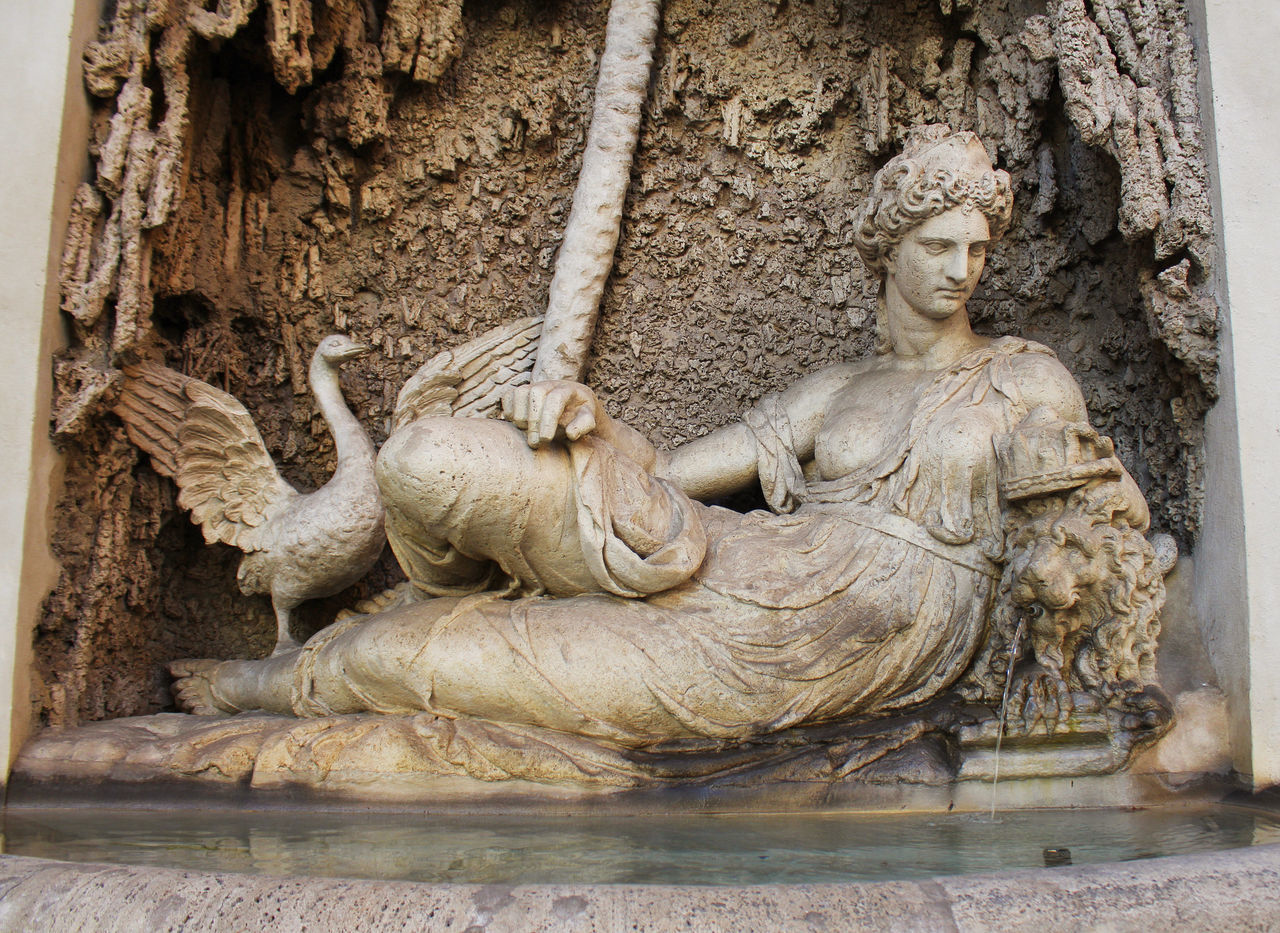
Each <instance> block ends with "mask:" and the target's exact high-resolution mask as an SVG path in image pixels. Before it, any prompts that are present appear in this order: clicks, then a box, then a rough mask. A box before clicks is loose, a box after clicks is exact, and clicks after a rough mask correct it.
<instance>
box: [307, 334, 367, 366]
mask: <svg viewBox="0 0 1280 933" xmlns="http://www.w3.org/2000/svg"><path fill="white" fill-rule="evenodd" d="M368 352H369V348H368V347H367V346H365V345H364V344H363V343H356V342H355V341H354V340H352V339H351V338H350V337H344V336H343V335H342V334H330V335H329V336H328V337H325V338H324V340H321V341H320V346H318V347H316V355H315V359H314V362H316V363H319V362H321V361H323V362H325V363H328V364H329V365H330V366H332V367H334V368H337V367H338V366H341V365H342V364H343V363H345V362H347V360H354V359H355V358H356V357H357V356H364V355H365V354H366V353H368Z"/></svg>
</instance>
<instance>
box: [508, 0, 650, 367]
mask: <svg viewBox="0 0 1280 933" xmlns="http://www.w3.org/2000/svg"><path fill="white" fill-rule="evenodd" d="M661 5H662V4H661V0H613V4H612V5H611V6H610V8H609V24H608V27H607V28H606V30H605V45H604V55H603V57H602V58H601V60H600V77H599V80H598V81H597V82H596V101H595V109H594V112H593V113H592V116H591V129H590V131H589V132H588V134H587V147H586V150H585V151H584V152H583V154H582V171H581V172H580V173H579V175H578V186H577V189H576V190H575V191H574V194H573V209H572V210H571V211H570V213H569V222H568V224H567V225H566V226H565V232H564V242H563V243H561V245H560V256H559V258H558V259H557V260H556V271H555V275H554V276H552V279H551V294H550V296H549V298H548V302H547V314H546V321H545V323H544V324H543V327H542V338H541V343H540V348H539V351H538V360H537V363H536V364H535V365H534V368H533V378H534V379H535V380H537V379H580V378H582V374H583V372H584V371H585V370H586V366H587V353H588V351H589V350H590V346H591V335H592V332H593V330H594V329H595V323H596V316H597V314H598V313H599V310H600V296H601V294H603V292H604V283H605V279H607V278H608V276H609V270H610V269H611V268H612V267H613V252H614V249H615V248H616V247H617V245H618V226H619V224H620V223H621V220H622V204H623V201H624V200H625V199H626V194H627V182H628V181H629V180H630V177H631V161H632V157H633V156H634V154H635V148H636V138H637V137H638V136H639V134H640V110H641V108H642V106H643V104H644V99H645V94H646V92H647V90H648V87H649V67H650V65H651V64H652V62H653V45H654V40H655V38H656V36H657V31H658V16H659V11H660V8H661Z"/></svg>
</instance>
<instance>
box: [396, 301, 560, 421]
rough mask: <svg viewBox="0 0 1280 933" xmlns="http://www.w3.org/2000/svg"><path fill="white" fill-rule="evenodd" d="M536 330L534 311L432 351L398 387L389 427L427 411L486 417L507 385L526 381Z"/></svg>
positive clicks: (537, 320) (534, 350)
mask: <svg viewBox="0 0 1280 933" xmlns="http://www.w3.org/2000/svg"><path fill="white" fill-rule="evenodd" d="M541 331H542V318H541V317H540V316H539V317H526V318H521V319H520V320H518V321H514V322H512V323H511V324H506V325H503V326H502V327H495V328H494V329H493V330H491V331H488V332H487V333H484V334H482V335H480V336H479V337H477V338H476V339H475V340H471V341H469V342H467V343H464V344H463V345H462V346H460V347H454V348H453V349H452V350H445V351H443V352H442V353H437V354H436V355H435V356H433V357H432V358H431V359H429V360H427V362H425V363H423V364H422V366H421V367H420V368H419V369H418V371H417V372H416V373H414V374H413V376H412V377H411V378H410V379H409V381H408V382H406V383H405V385H404V388H403V389H401V390H400V396H399V398H397V399H396V410H395V415H394V416H393V418H392V423H391V430H392V431H398V430H400V429H401V428H403V427H404V426H405V425H407V424H411V423H412V422H414V421H416V420H418V419H419V418H424V417H427V416H428V415H442V416H445V417H448V416H450V415H453V416H456V417H460V418H489V417H492V416H493V415H494V414H495V413H496V412H497V410H498V408H499V406H500V405H501V402H502V396H503V395H504V394H505V393H506V392H507V391H508V390H510V389H513V388H515V387H516V386H519V385H524V384H525V383H527V382H528V381H529V378H530V375H531V374H532V372H533V362H534V359H535V358H536V357H537V354H538V336H539V334H540V333H541Z"/></svg>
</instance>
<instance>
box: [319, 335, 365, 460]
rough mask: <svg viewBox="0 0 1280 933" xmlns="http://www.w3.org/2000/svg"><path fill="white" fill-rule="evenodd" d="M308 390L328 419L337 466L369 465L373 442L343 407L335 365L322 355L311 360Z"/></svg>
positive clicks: (344, 403)
mask: <svg viewBox="0 0 1280 933" xmlns="http://www.w3.org/2000/svg"><path fill="white" fill-rule="evenodd" d="M311 391H312V393H313V394H314V395H315V397H316V404H317V405H319V406H320V414H322V415H324V420H325V421H327V422H328V423H329V430H330V431H331V432H332V433H333V444H334V447H335V448H336V449H337V454H338V469H342V468H343V467H344V466H346V465H348V464H352V465H356V464H358V465H365V464H367V465H368V466H369V467H370V468H372V466H373V457H374V450H373V442H372V441H370V440H369V435H368V434H366V433H365V430H364V428H362V427H361V426H360V422H359V421H357V420H356V416H355V415H353V414H352V413H351V409H350V408H348V407H347V402H346V400H345V399H344V398H343V397H342V386H341V384H340V383H339V382H338V368H337V367H336V366H333V365H331V364H329V363H327V362H325V361H324V360H323V359H322V358H320V357H316V359H314V360H312V362H311Z"/></svg>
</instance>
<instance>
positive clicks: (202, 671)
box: [169, 658, 240, 716]
mask: <svg viewBox="0 0 1280 933" xmlns="http://www.w3.org/2000/svg"><path fill="white" fill-rule="evenodd" d="M222 663H223V662H222V661H212V660H208V659H205V658H182V659H180V660H178V661H172V662H170V664H169V673H170V674H172V675H173V686H172V687H171V689H172V690H173V698H174V699H175V700H176V701H177V703H178V707H179V708H180V709H183V710H185V711H186V712H188V713H194V714H195V715H197V716H226V715H228V714H229V713H238V712H240V710H238V709H236V708H235V707H233V706H231V705H230V704H229V703H226V702H225V701H223V700H220V699H219V698H218V697H217V696H216V695H215V693H214V690H213V675H214V672H215V671H216V670H217V669H218V667H220V666H221V665H222Z"/></svg>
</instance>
